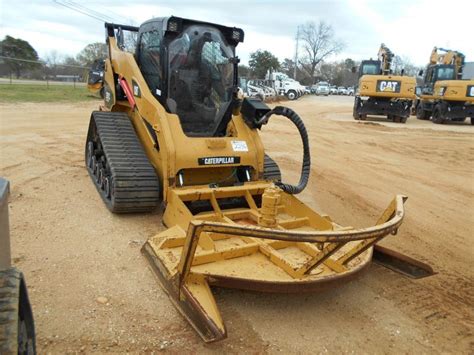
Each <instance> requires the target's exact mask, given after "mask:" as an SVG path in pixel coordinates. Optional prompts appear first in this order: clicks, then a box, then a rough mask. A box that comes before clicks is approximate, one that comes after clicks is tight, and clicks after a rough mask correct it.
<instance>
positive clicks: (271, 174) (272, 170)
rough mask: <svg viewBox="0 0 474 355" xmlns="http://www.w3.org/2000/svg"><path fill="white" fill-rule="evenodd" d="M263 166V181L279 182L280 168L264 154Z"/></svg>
mask: <svg viewBox="0 0 474 355" xmlns="http://www.w3.org/2000/svg"><path fill="white" fill-rule="evenodd" d="M263 165H264V167H263V177H264V179H265V180H271V181H281V171H280V167H279V166H278V164H277V163H276V162H275V161H274V160H273V159H272V158H270V157H269V156H268V155H266V154H265V160H264V163H263Z"/></svg>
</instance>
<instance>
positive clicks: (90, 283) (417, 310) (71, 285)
mask: <svg viewBox="0 0 474 355" xmlns="http://www.w3.org/2000/svg"><path fill="white" fill-rule="evenodd" d="M97 105H98V103H97V104H96V103H84V104H75V105H71V104H62V105H50V104H42V105H37V104H21V105H1V106H0V110H1V111H0V112H1V121H0V123H1V126H0V131H1V136H0V144H1V146H0V148H1V149H0V154H1V155H0V158H1V159H0V173H1V175H3V176H5V177H6V178H8V179H9V180H10V181H11V184H12V192H11V198H10V201H11V205H10V222H11V231H12V239H13V240H12V243H13V255H14V257H15V259H14V262H15V264H16V265H17V266H18V267H20V268H21V269H22V270H23V271H24V273H25V274H26V278H27V282H28V285H29V289H30V297H31V301H32V303H33V307H34V312H35V318H36V326H37V332H38V347H39V352H40V353H48V352H50V353H66V352H78V351H82V352H100V353H107V352H111V353H112V352H113V353H117V352H126V351H128V352H151V351H156V350H163V351H169V352H172V353H180V352H205V353H223V352H225V353H238V352H244V351H246V352H251V353H266V352H270V353H277V352H280V351H281V352H284V353H290V352H291V353H294V352H298V353H360V354H365V353H393V354H395V353H397V354H398V353H431V352H443V353H473V352H474V335H473V329H474V287H473V286H474V271H473V269H472V260H474V247H473V243H474V230H473V229H474V218H473V214H472V212H473V211H474V158H473V153H474V139H473V137H474V136H473V130H474V127H472V126H471V125H469V124H464V125H450V126H445V125H443V126H436V125H434V124H432V123H431V122H422V121H417V120H416V119H415V118H413V117H412V118H410V119H409V121H408V123H407V124H405V125H401V124H392V123H388V124H385V123H384V124H378V123H377V124H374V123H357V122H355V121H353V120H352V118H351V111H352V100H351V98H345V97H342V98H341V97H328V98H325V97H321V98H319V97H304V98H302V99H300V100H298V101H295V102H291V103H288V105H289V106H291V107H293V108H294V109H295V110H297V112H299V114H300V115H301V116H302V117H303V118H304V120H305V122H306V125H307V127H308V131H309V134H310V136H311V149H312V154H313V164H312V176H311V180H310V185H309V186H308V188H307V189H306V191H305V192H304V193H303V194H302V195H301V196H300V197H301V199H302V200H304V201H305V202H306V203H308V204H309V205H311V206H312V207H314V208H317V209H319V210H320V211H323V212H326V213H328V214H329V215H331V216H332V217H333V219H335V220H336V221H338V222H340V223H341V224H347V225H353V226H365V225H369V224H372V223H374V222H375V220H376V219H377V217H378V215H379V213H380V212H381V211H382V210H383V209H384V208H385V206H386V204H388V202H389V201H390V199H391V198H392V197H393V195H395V194H396V193H403V194H406V195H408V196H409V200H408V202H407V204H406V208H407V218H406V219H405V222H404V225H403V226H402V228H401V229H400V231H399V234H398V235H397V236H392V237H389V238H388V239H387V240H386V241H384V242H383V244H384V245H388V246H390V247H392V248H394V249H396V250H398V251H401V252H404V253H406V254H409V255H411V256H413V257H416V258H418V259H420V260H422V261H425V262H428V263H430V264H431V265H432V266H433V267H434V268H435V269H436V271H437V272H438V274H437V275H435V276H432V277H430V278H426V279H421V280H411V279H407V278H405V277H403V276H400V275H398V274H395V273H393V272H391V271H389V270H387V269H385V268H383V267H380V266H377V265H373V266H372V267H371V269H370V270H369V272H368V273H366V274H365V275H364V276H362V277H361V278H359V279H358V280H356V281H353V282H351V283H349V284H347V285H345V286H342V287H339V288H337V289H333V290H330V291H327V292H324V293H321V294H303V295H268V294H259V293H251V292H242V291H238V290H216V297H217V300H218V303H219V306H220V308H221V311H222V314H223V317H224V319H225V320H226V323H227V327H228V333H229V338H228V339H227V340H225V341H223V342H220V343H217V344H210V345H205V344H203V343H202V342H201V340H200V338H199V337H198V336H197V335H196V334H195V333H194V331H193V330H192V329H191V327H190V326H189V325H188V323H187V322H186V321H184V320H183V319H182V318H181V316H180V315H179V314H178V312H177V311H175V309H174V308H173V307H172V306H171V303H170V302H169V300H168V299H167V297H166V295H165V294H164V293H163V292H162V291H161V289H160V288H159V286H158V284H157V282H156V280H155V279H154V276H153V275H152V273H151V271H150V270H149V269H148V267H147V263H146V261H145V260H144V258H143V257H142V256H141V255H140V252H139V248H140V246H141V245H142V243H143V242H144V241H145V240H146V239H147V238H148V237H150V236H152V235H154V234H156V233H157V232H158V231H160V230H162V229H163V228H164V227H163V226H162V224H161V212H160V211H157V212H156V213H154V214H151V215H136V216H116V215H112V214H110V213H109V212H108V211H107V209H106V208H105V206H103V204H102V202H101V200H100V198H99V196H98V195H97V192H96V191H95V188H94V187H93V185H92V184H91V183H90V181H89V177H88V175H87V173H86V170H85V168H84V167H83V144H84V139H85V134H86V130H87V125H88V120H89V115H90V111H91V110H92V109H94V108H96V107H97ZM410 128H417V129H410ZM263 137H264V142H265V144H266V147H267V148H268V152H269V153H270V154H271V155H272V156H273V157H274V158H275V160H277V162H279V163H280V165H281V167H282V170H283V176H284V179H286V180H289V181H293V182H294V181H296V180H297V179H298V172H299V164H300V161H301V151H300V148H301V147H300V142H299V138H298V136H297V132H296V131H295V129H294V128H293V127H291V126H290V125H289V124H287V122H285V121H284V120H283V119H280V118H278V119H274V120H272V121H271V122H270V124H269V125H268V126H266V127H264V129H263ZM100 297H105V298H106V300H105V299H104V300H102V299H100ZM98 298H99V300H100V301H105V303H100V302H98Z"/></svg>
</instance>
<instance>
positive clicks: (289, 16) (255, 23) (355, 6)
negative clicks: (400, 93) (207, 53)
mask: <svg viewBox="0 0 474 355" xmlns="http://www.w3.org/2000/svg"><path fill="white" fill-rule="evenodd" d="M61 1H63V0H61ZM66 1H69V0H66ZM73 1H74V2H76V3H79V4H81V5H83V6H85V7H87V8H89V9H92V10H95V11H97V12H99V13H101V14H108V16H110V17H111V19H109V21H110V20H113V21H115V22H119V23H125V24H133V25H139V24H140V23H142V22H143V21H145V20H147V19H149V18H152V17H161V16H169V15H175V16H180V17H187V18H192V19H199V20H204V21H208V22H215V23H219V24H223V25H228V26H236V27H241V28H242V29H243V30H244V31H245V41H244V43H243V44H241V45H239V47H238V48H237V53H238V55H239V56H240V57H241V59H242V62H243V63H246V62H247V61H248V56H249V53H251V52H253V51H255V50H257V49H266V50H269V51H271V52H272V53H274V54H275V55H276V56H277V57H278V58H279V59H280V60H283V59H284V58H293V57H294V51H295V35H296V29H297V26H298V25H299V24H303V23H305V22H307V21H315V22H317V21H319V20H324V21H326V22H327V23H330V24H331V25H332V26H333V28H334V30H335V34H336V37H337V38H338V39H340V40H342V41H343V42H344V43H345V44H346V46H345V49H344V50H343V52H342V53H340V54H339V55H338V56H337V57H333V58H332V59H344V58H353V59H355V60H361V59H367V58H370V57H373V58H375V57H376V56H377V51H378V48H379V46H380V43H381V42H384V43H385V44H386V45H387V46H388V47H389V48H390V49H391V50H392V52H394V53H395V54H397V55H400V56H401V57H404V58H408V59H409V60H410V61H411V62H412V63H414V64H416V65H425V64H426V63H427V61H428V57H429V54H430V53H431V50H432V48H433V47H434V46H438V47H445V48H451V49H456V50H459V51H461V52H463V53H464V54H465V55H466V59H467V60H468V61H474V30H473V28H474V27H473V24H474V21H473V19H474V1H472V0H470V1H469V0H466V1H454V0H451V1H439V2H438V1H434V0H411V1H409V0H398V1H396V0H378V1H372V0H354V1H351V0H333V1H330V0H312V1H311V0H307V1H303V0H297V1H291V0H287V1H276V0H274V1H264V0H260V1H255V0H254V1H249V0H239V1H210V0H206V1H199V0H194V1H180V0H174V1H160V0H153V1H148V0H143V1H130V0H128V1H124V0H114V1H110V0H101V1H96V0H85V1H80V0H73ZM0 4H1V9H0V16H1V28H0V36H1V38H3V37H4V36H5V35H7V34H8V35H10V36H13V37H17V38H18V37H19V38H22V39H24V40H27V41H28V42H30V44H31V45H32V46H33V47H34V48H35V49H36V50H37V51H38V54H39V55H40V57H43V58H44V57H45V56H46V55H48V53H50V52H51V51H54V50H56V51H57V52H58V53H60V54H62V55H73V56H75V55H76V54H77V53H78V52H79V51H80V50H81V49H82V48H84V47H85V46H86V45H87V44H88V43H92V42H102V41H104V36H105V35H104V27H103V22H101V21H99V20H96V19H93V18H91V17H88V16H85V15H83V14H81V13H78V12H75V11H73V10H70V9H68V8H66V7H63V6H61V5H59V4H57V3H55V2H54V1H53V0H37V1H25V0H15V1H12V0H10V1H8V0H0Z"/></svg>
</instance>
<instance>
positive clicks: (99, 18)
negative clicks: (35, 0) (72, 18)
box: [53, 0, 107, 22]
mask: <svg viewBox="0 0 474 355" xmlns="http://www.w3.org/2000/svg"><path fill="white" fill-rule="evenodd" d="M53 2H54V3H55V4H57V5H61V6H64V7H67V8H68V9H70V10H74V11H76V12H80V13H81V14H83V15H86V16H89V17H92V18H94V19H96V20H98V21H100V22H107V20H105V19H104V18H101V17H98V16H96V15H93V14H90V13H88V12H86V11H84V10H81V9H78V8H75V7H74V6H72V5H71V4H69V3H66V2H62V1H60V0H53Z"/></svg>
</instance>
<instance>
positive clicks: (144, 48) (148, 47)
mask: <svg viewBox="0 0 474 355" xmlns="http://www.w3.org/2000/svg"><path fill="white" fill-rule="evenodd" d="M160 47H161V39H160V36H159V33H158V31H149V32H145V33H143V34H142V36H141V39H140V49H139V58H138V61H139V64H140V69H141V72H142V74H143V77H144V78H145V81H146V82H147V84H148V87H149V88H150V90H151V92H152V93H153V95H155V96H161V88H162V85H161V84H162V72H161V53H160Z"/></svg>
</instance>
